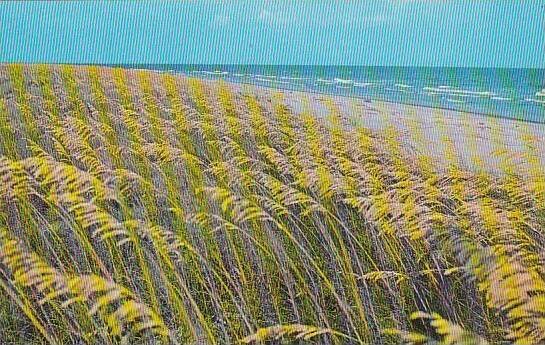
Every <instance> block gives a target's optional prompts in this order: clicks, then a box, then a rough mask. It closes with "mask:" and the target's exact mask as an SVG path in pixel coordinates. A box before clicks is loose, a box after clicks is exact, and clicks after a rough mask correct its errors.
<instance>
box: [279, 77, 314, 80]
mask: <svg viewBox="0 0 545 345" xmlns="http://www.w3.org/2000/svg"><path fill="white" fill-rule="evenodd" d="M280 79H284V80H308V79H310V78H304V77H280Z"/></svg>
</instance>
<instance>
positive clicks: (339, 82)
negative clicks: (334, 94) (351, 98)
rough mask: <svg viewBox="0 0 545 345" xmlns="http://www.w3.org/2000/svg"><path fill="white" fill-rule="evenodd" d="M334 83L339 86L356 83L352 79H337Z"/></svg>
mask: <svg viewBox="0 0 545 345" xmlns="http://www.w3.org/2000/svg"><path fill="white" fill-rule="evenodd" d="M333 81H334V82H335V83H337V84H345V85H346V84H353V83H354V81H353V80H350V79H341V78H335V79H333Z"/></svg>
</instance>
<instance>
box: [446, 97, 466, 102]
mask: <svg viewBox="0 0 545 345" xmlns="http://www.w3.org/2000/svg"><path fill="white" fill-rule="evenodd" d="M447 101H448V102H451V103H465V102H464V101H461V100H459V99H452V98H447Z"/></svg>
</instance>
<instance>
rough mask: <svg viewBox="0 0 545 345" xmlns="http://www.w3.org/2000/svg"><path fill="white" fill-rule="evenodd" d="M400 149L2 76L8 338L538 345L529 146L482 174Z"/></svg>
mask: <svg viewBox="0 0 545 345" xmlns="http://www.w3.org/2000/svg"><path fill="white" fill-rule="evenodd" d="M468 121H471V119H468ZM468 127H469V128H470V127H471V123H470V122H468ZM440 128H441V126H440V124H438V130H440ZM397 135H398V133H397V132H396V131H395V130H387V131H385V132H384V133H374V132H370V131H369V130H366V129H364V128H361V127H358V126H353V125H351V124H350V121H349V119H347V118H346V117H345V116H344V115H341V114H340V112H339V111H338V110H337V109H335V106H334V104H333V103H331V106H330V111H329V115H328V116H327V117H326V118H320V117H316V116H313V114H312V113H308V112H304V113H302V114H295V113H294V112H293V111H292V110H290V108H289V106H287V105H286V104H285V102H283V100H282V93H281V92H278V93H277V94H276V96H275V97H274V98H272V99H265V98H263V97H259V95H256V94H254V93H252V92H235V91H233V89H232V88H231V87H230V86H229V84H227V83H225V82H221V81H217V82H209V81H202V80H198V79H190V78H185V77H182V76H175V75H172V74H168V73H156V72H150V71H139V70H126V69H121V68H106V67H96V66H93V67H84V66H69V65H53V66H52V65H15V64H10V65H0V291H1V292H0V339H1V340H0V343H2V344H118V343H119V344H123V343H124V344H156V343H157V344H158V343H165V344H237V343H243V344H259V343H294V344H295V343H297V344H299V343H301V344H302V343H318V344H403V343H406V344H468V345H469V344H481V345H482V344H502V343H505V344H511V343H513V344H536V343H539V342H540V341H545V265H544V260H545V257H544V255H545V233H544V232H543V229H544V228H545V182H544V181H545V180H544V178H543V176H544V175H543V171H542V170H541V166H540V163H538V162H537V161H536V160H535V159H534V158H532V157H533V156H532V145H531V143H530V141H528V142H529V144H528V146H527V154H528V156H527V160H528V162H529V166H531V167H533V168H532V169H526V170H527V171H522V172H521V171H520V170H521V169H517V167H516V166H512V164H511V163H510V161H509V160H508V159H506V160H505V161H504V163H503V164H504V165H503V167H504V169H503V173H502V174H491V173H487V171H486V169H473V170H472V171H469V170H467V169H466V170H464V169H463V168H461V167H460V166H459V165H458V164H456V163H455V161H454V160H453V161H452V163H451V164H449V165H448V166H447V167H445V168H439V167H437V166H435V165H434V164H433V161H431V160H429V159H426V157H425V156H422V155H420V156H414V154H411V153H410V152H408V151H407V150H404V149H403V147H402V144H401V142H400V141H399V140H398V137H397ZM498 142H501V138H500V140H499V141H498ZM445 147H446V148H447V152H446V154H448V155H454V154H455V152H453V150H456V148H454V147H449V145H448V142H445ZM498 149H500V148H498ZM507 156H508V155H507Z"/></svg>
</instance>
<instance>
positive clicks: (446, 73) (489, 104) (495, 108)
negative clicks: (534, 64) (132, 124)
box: [129, 65, 545, 122]
mask: <svg viewBox="0 0 545 345" xmlns="http://www.w3.org/2000/svg"><path fill="white" fill-rule="evenodd" d="M129 67H138V68H146V69H153V70H161V71H172V72H177V73H182V74H184V75H188V76H194V77H200V78H207V79H225V80H227V81H231V82H239V83H250V84H255V85H262V86H268V87H275V88H281V89H291V90H301V91H313V92H321V93H327V94H334V95H345V96H354V97H361V98H368V99H378V100H384V101H392V102H402V103H408V104H416V105H423V106H434V107H441V108H446V109H454V110H462V111H469V112H476V113H483V114H487V115H490V116H499V117H507V118H516V119H521V120H526V121H532V122H545V69H503V68H499V69H495V68H428V67H361V66H263V65H138V66H134V65H133V66H129Z"/></svg>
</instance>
